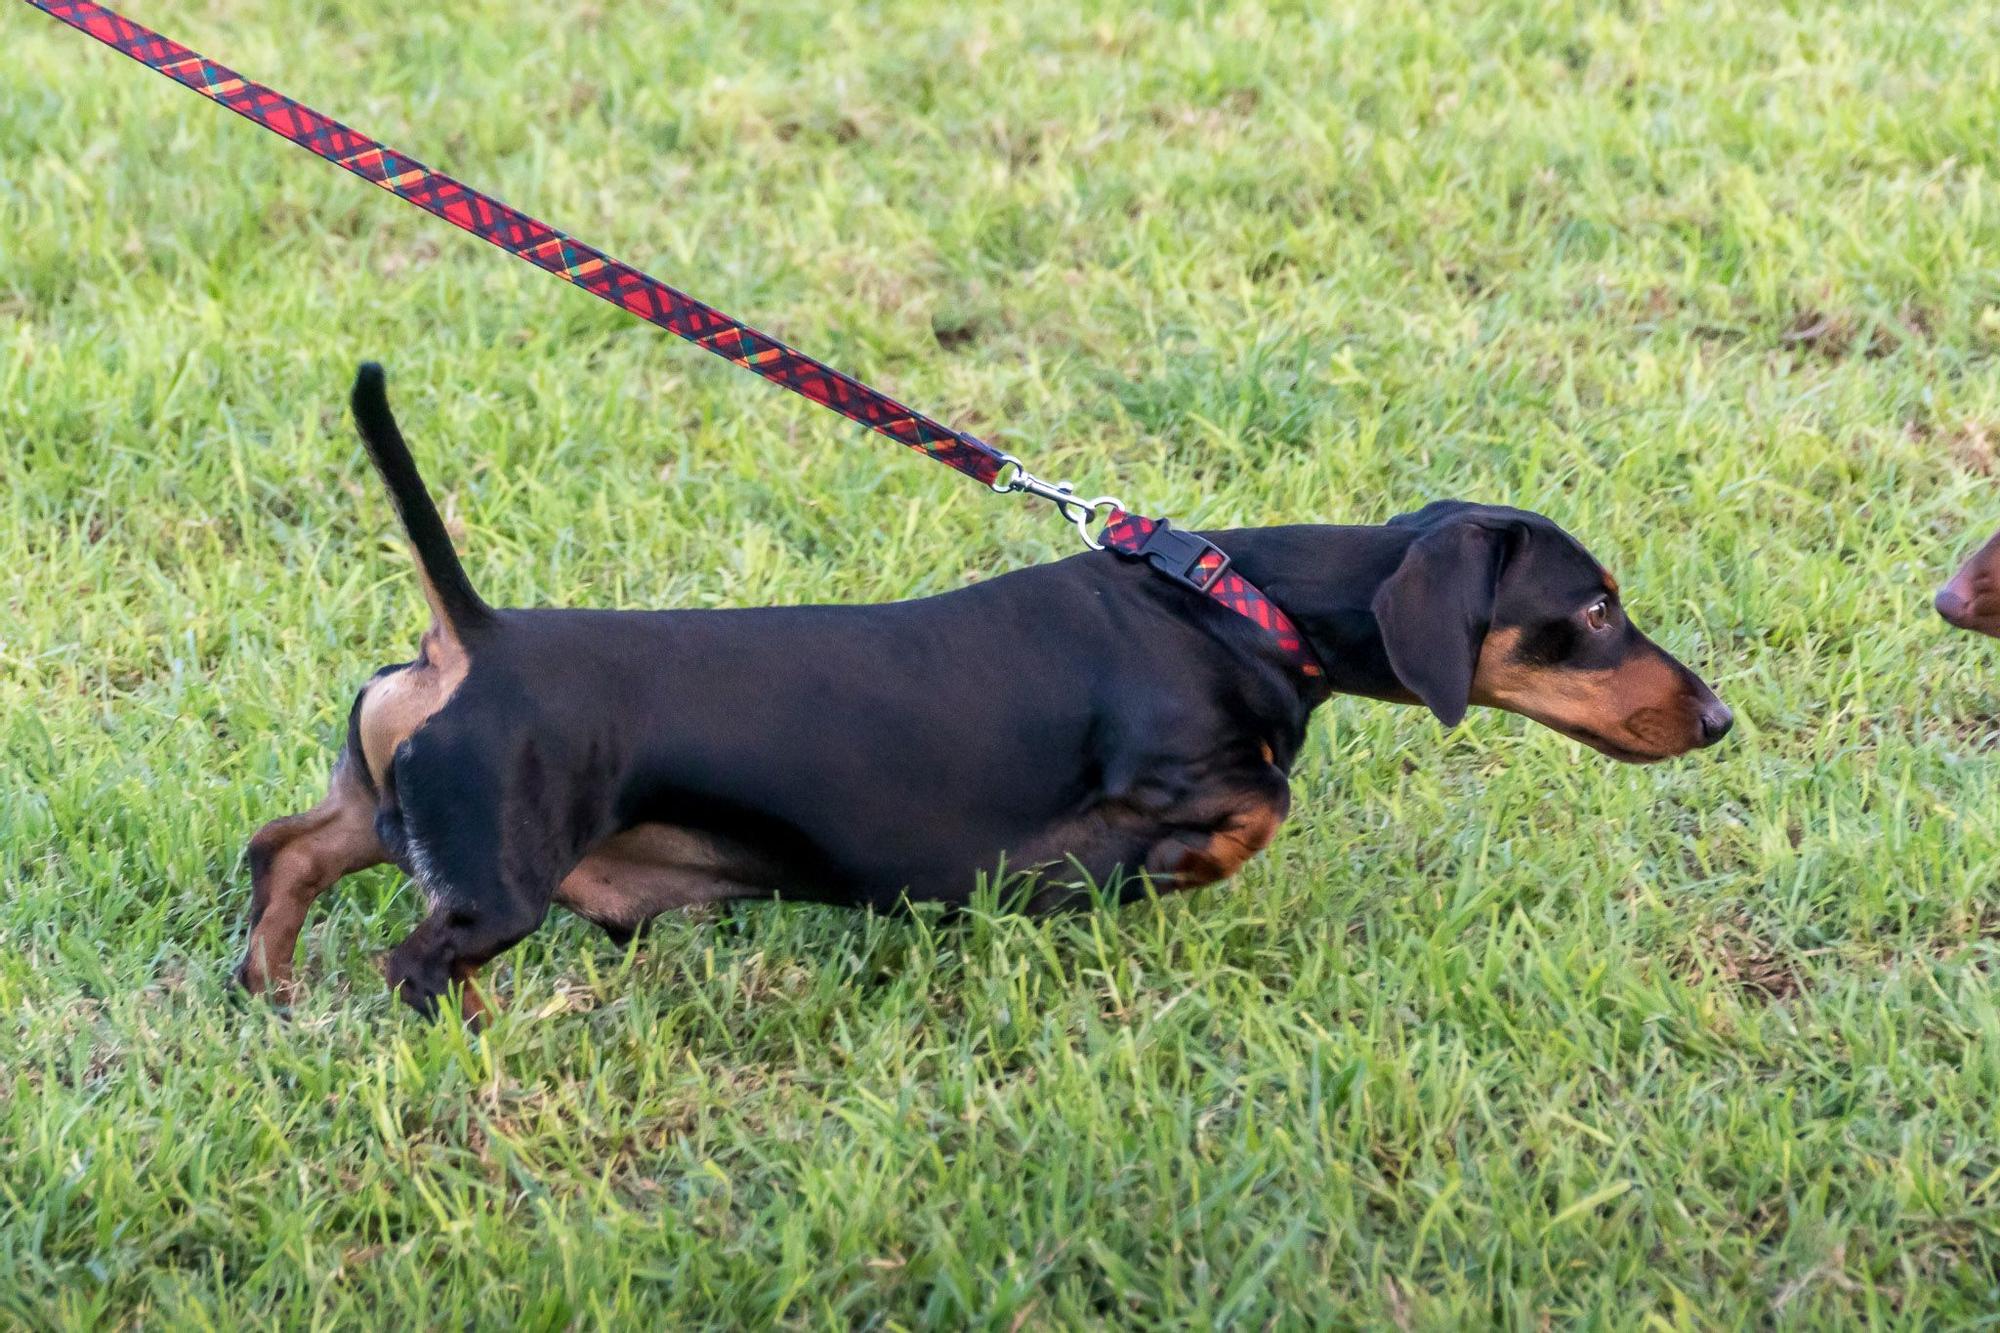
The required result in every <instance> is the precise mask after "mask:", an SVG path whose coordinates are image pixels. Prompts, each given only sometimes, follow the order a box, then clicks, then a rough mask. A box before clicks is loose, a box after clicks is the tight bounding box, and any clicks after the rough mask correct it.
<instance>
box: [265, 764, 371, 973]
mask: <svg viewBox="0 0 2000 1333" xmlns="http://www.w3.org/2000/svg"><path fill="white" fill-rule="evenodd" d="M388 859H389V853H388V850H387V849H386V848H384V847H383V846H382V842H381V840H380V839H379V838H378V837H377V836H376V833H375V800H374V797H372V796H371V795H370V794H369V793H368V791H367V789H366V787H365V786H364V785H363V784H362V782H361V779H360V778H359V776H357V774H356V773H355V771H354V760H353V759H352V757H351V756H349V755H348V754H345V753H343V754H342V755H341V757H340V759H339V760H338V761H337V762H336V763H335V765H334V770H333V781H332V783H331V785H330V786H329V788H328V790H327V794H326V798H325V799H324V800H322V801H321V802H320V803H319V804H318V805H316V806H314V807H313V808H312V809H310V810H308V811H306V812H305V813H304V814H298V815H290V816H288V817H286V818H284V819H274V820H272V821H271V822H270V823H268V824H266V825H265V826H264V827H263V828H261V829H259V830H258V831H257V836H256V837H254V838H252V839H250V882H251V895H250V940H249V945H248V947H247V948H246V949H245V951H244V955H243V961H242V963H241V964H239V965H238V967H237V969H236V980H237V982H238V983H239V984H240V985H241V986H242V987H243V988H244V989H245V990H247V991H249V992H250V993H251V994H252V995H261V994H263V993H265V992H266V991H269V992H272V993H273V994H274V995H275V997H276V998H277V999H278V1000H280V1001H281V1002H288V1001H289V1000H290V999H291V992H292V963H293V959H294V956H295V955H296V954H297V952H298V943H299V930H300V928H301V927H303V926H304V925H305V921H306V913H307V912H308V911H310V910H311V908H312V905H313V900H314V899H316V898H318V897H319V896H320V894H322V893H324V892H326V891H327V890H328V889H329V888H331V887H333V885H334V883H335V882H336V881H338V880H339V879H340V878H341V877H342V876H344V875H351V874H353V873H354V872H355V871H357V870H366V869H367V868H368V867H369V866H372V865H379V864H381V863H382V862H384V861H386V860H388Z"/></svg>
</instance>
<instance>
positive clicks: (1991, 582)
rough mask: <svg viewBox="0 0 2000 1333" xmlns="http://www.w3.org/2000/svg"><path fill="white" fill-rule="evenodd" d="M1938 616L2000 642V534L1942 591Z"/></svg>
mask: <svg viewBox="0 0 2000 1333" xmlns="http://www.w3.org/2000/svg"><path fill="white" fill-rule="evenodd" d="M1934 605H1935V606H1936V607H1937V613H1938V614H1939V615H1941V616H1943V617H1944V618H1945V619H1946V620H1948V621H1950V622H1951V623H1952V624H1954V625H1956V626H1958V628H1960V629H1969V630H1971V631H1972V632H1973V633H1974V634H1985V635H1989V636H1991V637H1993V638H1996V639H2000V532H1996V533H1994V534H1993V536H1992V537H1990V538H1988V539H1987V542H1986V545H1984V546H1982V547H1980V548H1979V549H1978V550H1977V551H1974V552H1973V553H1972V556H1971V558H1970V559H1968V560H1967V561H1966V562H1965V563H1964V564H1963V565H1961V566H1959V570H1958V573H1956V574H1953V575H1952V576H1951V580H1950V582H1948V583H1946V584H1945V585H1944V587H1942V588H1939V589H1938V595H1937V600H1936V602H1935V603H1934Z"/></svg>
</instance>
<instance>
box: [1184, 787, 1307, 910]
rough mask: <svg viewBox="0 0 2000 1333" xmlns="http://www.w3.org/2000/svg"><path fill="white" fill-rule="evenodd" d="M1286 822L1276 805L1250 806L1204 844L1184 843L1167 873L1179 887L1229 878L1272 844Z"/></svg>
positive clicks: (1210, 836) (1230, 817)
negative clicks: (1279, 828)
mask: <svg viewBox="0 0 2000 1333" xmlns="http://www.w3.org/2000/svg"><path fill="white" fill-rule="evenodd" d="M1284 822H1285V813H1284V811H1282V810H1280V809H1279V808H1277V807H1276V806H1273V805H1266V804H1263V803H1261V802H1260V803H1258V804H1255V805H1252V806H1249V807H1247V808H1245V809H1243V810H1240V811H1238V812H1236V813H1235V814H1233V815H1231V816H1229V818H1228V819H1227V820H1225V821H1224V822H1223V824H1222V826H1221V827H1220V828H1218V829H1216V830H1215V831H1214V832H1212V833H1210V834H1209V835H1208V837H1207V839H1206V840H1205V841H1193V840H1189V841H1187V842H1183V843H1182V844H1181V848H1182V850H1180V851H1179V853H1178V856H1177V857H1176V858H1175V859H1174V861H1173V864H1172V865H1170V866H1168V867H1167V871H1168V873H1169V874H1171V875H1172V876H1173V877H1174V881H1175V884H1176V886H1177V887H1180V888H1190V889H1191V888H1195V887H1197V886H1199V885H1203V884H1214V883H1216V882H1218V881H1220V880H1225V879H1228V878H1229V877H1230V876H1231V875H1234V874H1235V873H1236V872H1237V871H1239V870H1241V869H1242V868H1243V867H1244V866H1245V865H1246V864H1247V863H1248V862H1249V860H1250V858H1251V857H1253V856H1255V855H1256V854H1257V853H1259V852H1261V851H1263V850H1264V849H1265V848H1266V847H1268V846H1269V845H1270V843H1271V839H1272V838H1274V837H1276V836H1277V833H1278V827H1279V826H1280V825H1281V824H1283V823H1284Z"/></svg>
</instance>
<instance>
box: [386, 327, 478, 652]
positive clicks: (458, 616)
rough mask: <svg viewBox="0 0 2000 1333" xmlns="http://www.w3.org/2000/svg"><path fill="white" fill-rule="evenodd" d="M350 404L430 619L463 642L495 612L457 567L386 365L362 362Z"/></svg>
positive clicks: (462, 567) (461, 569) (442, 521)
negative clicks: (393, 409)
mask: <svg viewBox="0 0 2000 1333" xmlns="http://www.w3.org/2000/svg"><path fill="white" fill-rule="evenodd" d="M350 401H351V403H352V405H353V408H354V424H355V425H356V426H358V427H359V428H360V430H361V442H362V443H363V444H365V445H366V446H367V447H368V457H369V458H370V459H371V460H372V461H373V462H374V464H375V470H376V471H377V472H379V473H381V474H382V482H383V484H384V485H386V486H387V487H388V488H389V499H390V500H391V501H392V502H394V504H395V506H396V517H397V518H399V519H401V520H402V523H403V531H404V532H405V533H406V534H408V536H409V538H410V545H411V546H412V547H414V548H415V549H416V553H417V567H418V569H419V571H420V573H421V574H422V577H423V584H424V600H425V601H426V602H429V603H430V608H431V616H432V617H433V618H434V619H435V620H436V621H437V623H438V626H439V627H440V628H441V629H442V630H443V631H444V632H445V633H447V634H450V635H452V636H453V637H454V638H460V639H462V638H463V637H464V632H465V631H466V630H468V629H473V628H475V627H477V626H479V625H482V624H484V623H486V622H487V621H490V620H491V619H493V608H492V607H490V606H488V605H487V604H486V603H485V601H484V600H483V599H482V598H481V597H480V596H479V594H478V593H477V592H474V591H473V588H472V580H471V579H468V578H467V577H466V576H465V566H463V565H461V564H459V563H458V552H457V551H456V550H454V549H453V548H452V544H451V534H450V533H449V532H447V531H446V530H445V526H444V519H443V518H442V517H440V516H439V514H438V511H437V505H435V504H434V503H432V502H431V493H430V492H429V491H428V490H426V489H424V479H423V478H422V477H421V476H419V475H418V474H417V461H416V459H414V458H412V457H410V447H409V446H408V445H407V444H404V443H403V432H402V431H400V430H398V429H396V418H395V416H394V415H393V414H391V413H390V411H389V395H388V392H387V390H386V389H385V388H384V387H383V381H382V367H380V366H378V365H376V364H375V363H374V362H373V361H368V362H364V363H363V364H362V367H361V370H360V372H359V373H358V374H356V375H355V377H354V393H353V396H352V398H351V399H350Z"/></svg>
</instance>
